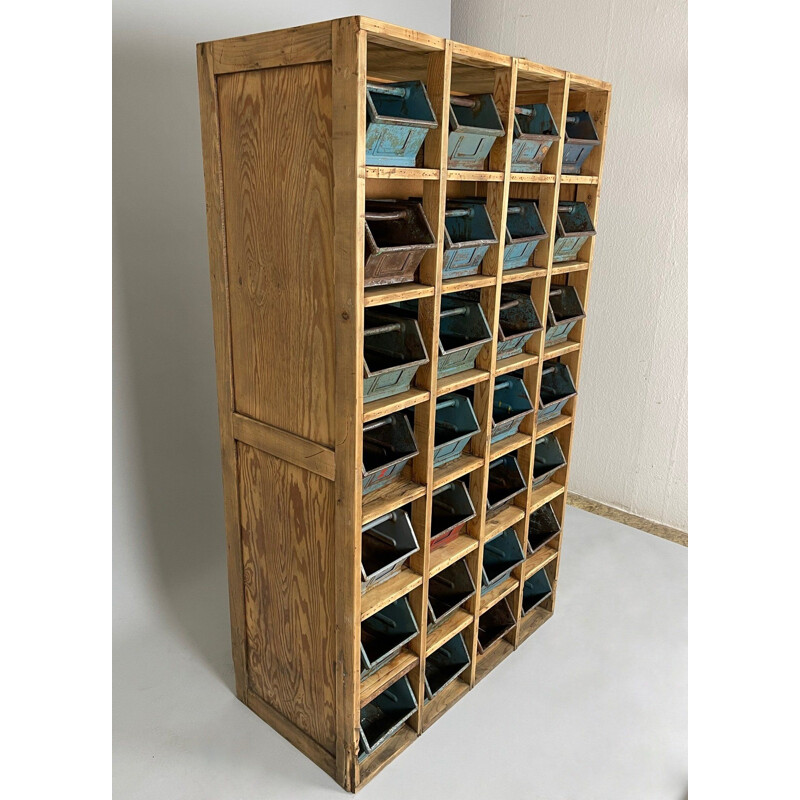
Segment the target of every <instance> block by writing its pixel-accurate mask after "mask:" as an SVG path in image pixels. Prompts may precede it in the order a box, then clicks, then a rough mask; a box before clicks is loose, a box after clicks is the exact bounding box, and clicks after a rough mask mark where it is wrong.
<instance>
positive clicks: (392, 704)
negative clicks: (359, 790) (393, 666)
mask: <svg viewBox="0 0 800 800" xmlns="http://www.w3.org/2000/svg"><path fill="white" fill-rule="evenodd" d="M416 710H417V699H416V698H415V697H414V692H412V691H411V684H410V683H409V682H408V678H407V677H405V676H403V677H402V678H400V680H399V681H395V682H394V683H393V684H392V685H391V686H389V688H388V689H384V690H383V691H382V692H381V693H380V694H379V695H378V696H377V697H376V698H375V699H374V700H372V701H371V702H369V703H367V704H366V705H365V706H364V708H362V709H361V717H360V721H359V729H358V734H359V736H358V738H359V752H358V760H359V761H363V760H364V759H365V758H366V757H367V756H368V755H369V754H370V753H372V752H374V751H375V750H376V749H377V748H378V747H380V746H381V745H382V744H383V743H384V742H385V741H386V740H387V739H388V738H389V737H390V736H391V735H392V734H394V733H396V732H397V731H399V730H400V728H401V727H402V726H403V723H405V721H406V720H407V719H408V718H409V717H410V716H411V715H412V714H413V713H414V712H415V711H416Z"/></svg>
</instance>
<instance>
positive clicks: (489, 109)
mask: <svg viewBox="0 0 800 800" xmlns="http://www.w3.org/2000/svg"><path fill="white" fill-rule="evenodd" d="M504 134H505V128H503V122H502V120H501V119H500V114H499V113H498V112H497V106H496V105H495V103H494V98H493V97H492V95H491V94H477V95H472V96H470V97H455V96H451V97H450V135H449V138H448V140H447V166H448V168H449V169H483V162H484V161H485V160H486V158H487V156H488V155H489V151H490V150H491V149H492V145H493V144H494V143H495V141H496V140H497V139H498V138H499V137H500V136H503V135H504Z"/></svg>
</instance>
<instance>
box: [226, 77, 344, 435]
mask: <svg viewBox="0 0 800 800" xmlns="http://www.w3.org/2000/svg"><path fill="white" fill-rule="evenodd" d="M217 86H218V91H219V108H220V136H221V143H222V173H223V187H224V193H225V207H226V237H227V251H228V265H229V271H230V310H231V339H232V345H233V347H232V349H233V387H234V402H235V409H236V410H237V411H239V412H240V413H242V414H246V415H247V416H250V417H253V418H255V419H257V420H259V421H261V422H265V423H267V424H269V425H273V426H275V427H277V428H280V429H281V430H284V431H289V432H290V433H294V434H296V435H298V436H302V437H304V438H306V439H310V440H312V441H314V442H318V443H319V444H323V445H326V446H329V447H330V446H332V445H333V443H334V413H333V409H334V398H333V391H334V330H333V246H332V243H333V218H332V209H333V194H332V193H333V156H332V143H331V65H330V62H326V63H321V64H302V65H299V66H292V67H276V68H274V69H266V70H256V71H252V72H242V73H234V74H231V75H221V76H219V77H218V79H217Z"/></svg>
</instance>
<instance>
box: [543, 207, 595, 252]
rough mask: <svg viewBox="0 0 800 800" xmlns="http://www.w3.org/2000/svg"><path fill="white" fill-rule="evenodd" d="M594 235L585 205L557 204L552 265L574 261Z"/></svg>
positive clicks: (592, 225)
mask: <svg viewBox="0 0 800 800" xmlns="http://www.w3.org/2000/svg"><path fill="white" fill-rule="evenodd" d="M595 233H596V231H595V229H594V224H593V223H592V218H591V216H590V215H589V209H588V208H587V207H586V203H579V202H577V201H576V202H571V203H559V204H558V216H557V218H556V240H555V244H554V245H553V263H554V264H555V263H562V262H564V261H576V260H577V258H578V253H579V252H580V249H581V248H582V247H583V246H584V245H585V244H586V242H587V241H588V240H589V238H590V237H592V236H594V235H595Z"/></svg>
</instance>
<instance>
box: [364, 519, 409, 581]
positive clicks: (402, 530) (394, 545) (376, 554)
mask: <svg viewBox="0 0 800 800" xmlns="http://www.w3.org/2000/svg"><path fill="white" fill-rule="evenodd" d="M418 550H419V543H418V542H417V536H416V534H415V533H414V528H413V527H412V525H411V520H410V519H409V517H408V514H407V513H406V512H405V511H404V510H403V509H402V508H401V509H398V510H397V511H390V512H389V513H388V514H384V515H383V516H380V517H378V519H374V520H372V522H370V523H368V524H367V525H364V526H363V527H362V528H361V591H362V592H365V591H366V590H367V589H369V588H371V587H372V586H376V585H377V584H379V583H383V582H384V581H386V580H388V579H389V578H391V577H392V575H395V574H397V573H398V572H400V569H401V568H402V566H403V564H405V562H406V561H407V560H408V557H409V556H410V555H412V553H416V552H417V551H418Z"/></svg>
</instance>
